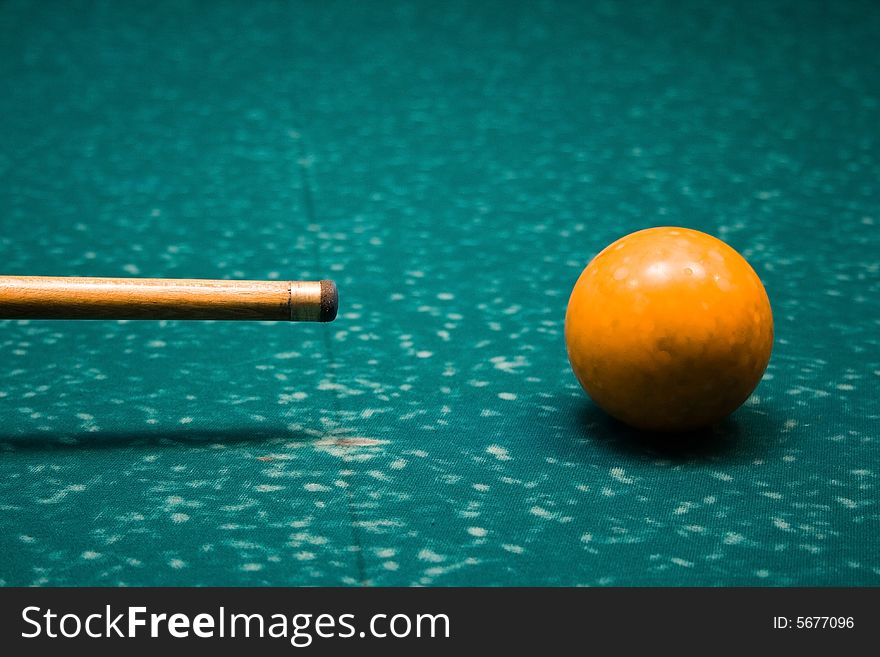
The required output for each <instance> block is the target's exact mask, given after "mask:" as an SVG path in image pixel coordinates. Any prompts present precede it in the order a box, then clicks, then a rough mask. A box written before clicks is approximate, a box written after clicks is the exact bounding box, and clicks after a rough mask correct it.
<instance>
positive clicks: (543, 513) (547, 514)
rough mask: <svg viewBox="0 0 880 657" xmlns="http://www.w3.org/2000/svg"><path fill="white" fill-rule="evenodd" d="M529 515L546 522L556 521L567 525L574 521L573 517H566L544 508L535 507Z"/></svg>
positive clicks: (530, 510)
mask: <svg viewBox="0 0 880 657" xmlns="http://www.w3.org/2000/svg"><path fill="white" fill-rule="evenodd" d="M529 513H531V514H532V515H533V516H537V517H539V518H542V519H544V520H555V521H556V522H561V523H566V522H571V521H572V520H574V518H572V517H571V516H564V515H562V514H561V513H560V512H558V511H548V510H547V509H545V508H544V507H540V506H533V507H532V508H531V509H529Z"/></svg>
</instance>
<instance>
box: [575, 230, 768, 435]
mask: <svg viewBox="0 0 880 657" xmlns="http://www.w3.org/2000/svg"><path fill="white" fill-rule="evenodd" d="M565 343H566V346H567V347H568V358H569V360H570V361H571V366H572V369H573V370H574V373H575V375H576V376H577V378H578V381H580V383H581V385H582V386H583V387H584V390H586V391H587V394H588V395H589V396H590V397H591V398H592V399H593V401H594V402H596V404H598V405H599V406H600V407H601V408H603V409H604V410H605V411H606V412H607V413H608V414H609V415H612V416H613V417H615V418H617V419H618V420H621V421H622V422H625V423H626V424H628V425H630V426H633V427H636V428H638V429H647V430H653V431H685V430H690V429H697V428H701V427H705V426H707V425H710V424H712V423H714V422H716V421H718V420H720V419H722V418H724V417H726V416H727V415H729V414H730V413H732V412H733V411H735V410H736V409H737V408H739V406H740V405H741V404H742V403H743V402H744V401H745V400H746V399H747V398H748V396H749V395H750V394H751V393H752V391H753V390H754V389H755V386H757V385H758V382H759V381H760V380H761V377H762V376H763V374H764V370H765V369H766V368H767V363H768V362H769V360H770V351H771V349H772V347H773V315H772V313H771V310H770V301H769V299H768V298H767V292H766V291H765V290H764V286H763V285H762V284H761V280H760V279H759V278H758V275H757V274H756V273H755V271H754V270H753V269H752V268H751V266H749V263H748V262H746V260H745V258H743V257H742V256H741V255H740V254H739V253H737V252H736V251H735V250H733V249H732V248H731V247H729V246H728V245H727V244H725V243H724V242H722V241H721V240H719V239H716V238H715V237H712V236H711V235H707V234H705V233H701V232H699V231H696V230H690V229H687V228H675V227H663V228H649V229H647V230H640V231H638V232H636V233H632V234H630V235H627V236H626V237H623V238H621V239H619V240H617V241H616V242H614V243H613V244H611V245H610V246H608V247H607V248H606V249H605V250H603V251H602V252H601V253H599V255H597V256H596V257H595V258H593V260H592V261H591V262H590V263H589V264H588V265H587V267H586V269H584V271H583V273H582V274H581V276H580V278H578V281H577V283H576V284H575V286H574V290H573V291H572V293H571V298H570V299H569V302H568V311H567V313H566V316H565Z"/></svg>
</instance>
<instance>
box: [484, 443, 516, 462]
mask: <svg viewBox="0 0 880 657" xmlns="http://www.w3.org/2000/svg"><path fill="white" fill-rule="evenodd" d="M486 453H487V454H491V455H492V456H494V457H495V458H496V459H498V460H499V461H510V460H511V456H510V454H509V453H508V452H507V450H506V449H504V448H503V447H501V446H500V445H489V446H488V447H487V448H486Z"/></svg>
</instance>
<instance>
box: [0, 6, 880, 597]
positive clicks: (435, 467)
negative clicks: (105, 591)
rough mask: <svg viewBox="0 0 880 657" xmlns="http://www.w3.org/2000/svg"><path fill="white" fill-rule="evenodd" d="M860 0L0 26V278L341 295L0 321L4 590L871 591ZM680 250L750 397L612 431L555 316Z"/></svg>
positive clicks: (873, 99)
mask: <svg viewBox="0 0 880 657" xmlns="http://www.w3.org/2000/svg"><path fill="white" fill-rule="evenodd" d="M878 33H880V5H878V4H877V3H876V2H870V1H865V2H836V3H824V2H823V3H820V2H801V1H795V0H792V1H789V2H785V1H770V2H757V1H756V2H732V1H731V2H697V1H691V2H659V1H648V2H638V3H635V2H632V3H630V2H615V1H604V2H597V3H578V2H559V3H553V2H528V3H527V2H522V3H511V2H463V1H462V2H458V1H455V2H448V3H447V2H444V3H440V4H438V3H433V2H422V3H415V2H414V3H403V2H401V3H397V2H394V3H392V2H376V3H373V2H366V3H355V2H298V3H282V2H244V1H242V2H201V3H199V2H193V3H186V2H170V1H169V2H161V1H159V2H156V1H151V2H79V1H76V2H65V3H47V2H23V1H18V0H11V1H6V2H2V3H0V81H2V93H0V121H2V124H3V128H2V130H0V228H2V231H0V263H2V272H0V273H6V274H45V275H96V276H126V275H140V276H157V277H163V276H167V277H206V278H223V277H229V278H240V277H247V278H302V279H310V278H323V277H328V278H334V279H335V280H336V281H337V282H338V284H339V287H340V291H341V303H342V306H341V311H340V316H339V319H338V320H337V321H336V322H335V323H334V324H332V325H327V326H318V325H304V324H299V325H288V324H269V323H259V324H237V323H185V322H162V323H158V322H156V323H152V322H142V323H138V322H82V323H74V322H39V321H6V322H0V418H2V427H0V583H2V584H6V585H29V584H44V585H62V584H98V585H118V584H129V585H146V584H156V585H171V584H188V585H189V584H193V585H194V584H241V585H262V584H351V585H358V584H365V583H366V584H374V585H411V584H413V585H456V584H457V585H477V584H481V585H482V584H486V585H513V584H526V585H637V584H646V585H796V584H797V585H832V584H836V585H877V584H880V539H878V532H880V510H878V476H880V463H878V461H880V456H878V448H880V444H878V413H880V408H878V389H880V386H878V383H880V356H878V347H880V341H878V335H880V296H878V295H880V235H878V222H880V215H878V201H880V186H878V183H877V181H878V180H880V144H878V136H880V127H878V126H880V111H878V110H880V77H878V74H877V71H878V67H877V64H878V58H877V42H876V38H877V34H878ZM666 224H675V225H684V226H688V227H692V228H697V229H701V230H705V231H707V232H710V233H712V234H714V235H717V236H719V237H721V238H722V239H724V240H726V241H727V242H729V243H730V244H731V245H732V246H734V247H735V248H737V249H738V250H740V252H742V253H743V254H744V255H745V256H746V257H747V258H748V259H749V261H750V262H751V263H752V265H753V266H754V267H755V269H756V271H757V272H758V273H759V275H760V276H761V277H762V279H763V280H764V282H765V285H766V287H767V289H768V293H769V295H770V298H771V301H772V303H773V307H774V312H775V319H776V334H777V340H776V345H775V351H774V354H773V358H772V361H771V364H770V367H769V369H768V372H767V375H766V376H765V379H764V381H763V382H762V384H761V385H760V386H759V388H758V389H757V391H756V393H755V395H754V396H753V397H752V398H751V399H750V400H749V401H748V402H747V404H746V405H745V406H744V407H743V408H742V409H740V410H739V411H738V412H737V413H736V414H735V415H734V416H733V417H732V419H731V420H729V421H727V422H726V423H724V424H722V425H720V426H718V427H716V428H715V429H714V430H713V431H712V432H711V434H710V435H707V436H703V437H702V438H700V439H690V440H689V441H685V442H684V443H682V442H681V441H678V444H674V443H675V441H673V440H672V439H669V440H668V441H666V442H663V441H657V440H656V439H652V438H650V437H649V436H645V435H639V434H636V433H634V432H631V431H628V430H627V429H625V428H622V427H621V426H620V425H617V424H614V423H612V422H611V421H609V420H607V419H606V418H605V417H604V416H603V415H602V414H601V413H600V412H599V411H597V410H596V409H595V408H594V407H593V406H592V404H591V403H590V402H589V401H588V400H587V398H586V396H585V395H584V393H583V392H582V391H581V389H580V388H579V386H578V385H577V382H576V381H575V379H574V377H573V375H572V374H571V372H570V370H569V366H568V362H567V359H566V355H565V348H564V342H563V334H562V328H563V318H564V313H565V305H566V301H567V298H568V294H569V292H570V290H571V287H572V285H573V284H574V281H575V280H576V278H577V276H578V274H579V273H580V271H581V269H582V268H583V267H584V266H585V265H586V263H587V261H588V260H589V259H590V258H591V257H592V256H593V255H594V254H595V253H597V252H598V251H599V250H600V249H601V248H602V247H604V246H605V245H606V244H608V243H609V242H611V241H613V240H614V239H616V238H617V237H620V236H621V235H623V234H626V233H628V232H631V231H633V230H637V229H640V228H644V227H647V226H654V225H666Z"/></svg>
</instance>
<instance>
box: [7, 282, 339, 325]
mask: <svg viewBox="0 0 880 657" xmlns="http://www.w3.org/2000/svg"><path fill="white" fill-rule="evenodd" d="M338 304H339V297H338V294H337V291H336V284H335V283H333V281H225V280H201V279H182V278H180V279H175V278H84V277H63V276H0V319H219V320H276V321H286V322H331V321H333V320H334V319H335V318H336V311H337V308H338Z"/></svg>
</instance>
